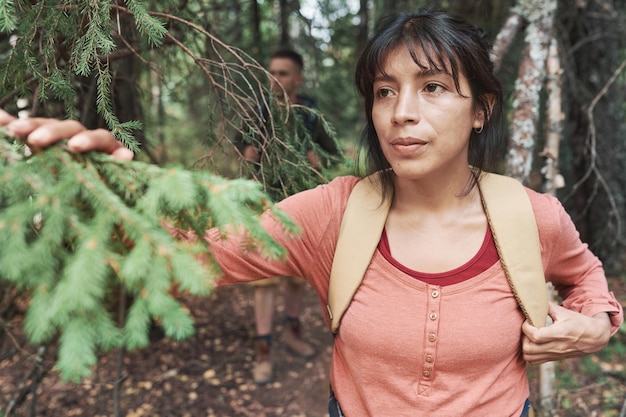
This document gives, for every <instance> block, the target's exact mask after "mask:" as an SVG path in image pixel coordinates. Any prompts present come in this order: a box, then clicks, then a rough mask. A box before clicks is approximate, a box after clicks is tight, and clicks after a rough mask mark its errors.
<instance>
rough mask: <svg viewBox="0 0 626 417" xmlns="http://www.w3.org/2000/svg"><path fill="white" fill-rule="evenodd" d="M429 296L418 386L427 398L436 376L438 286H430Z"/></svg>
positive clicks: (439, 290) (439, 292) (439, 300)
mask: <svg viewBox="0 0 626 417" xmlns="http://www.w3.org/2000/svg"><path fill="white" fill-rule="evenodd" d="M427 294H428V295H427V299H428V302H427V310H426V311H427V317H426V320H425V328H424V339H425V340H424V354H423V357H422V358H421V359H422V361H421V367H422V372H421V375H420V380H419V384H418V394H419V395H425V396H427V395H429V394H430V388H431V385H432V379H433V377H434V374H435V359H436V353H437V349H436V348H437V338H438V334H439V313H440V309H441V289H440V287H438V286H428V289H427Z"/></svg>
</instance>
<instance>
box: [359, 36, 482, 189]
mask: <svg viewBox="0 0 626 417" xmlns="http://www.w3.org/2000/svg"><path fill="white" fill-rule="evenodd" d="M418 57H419V61H420V63H421V64H424V65H425V66H426V67H427V63H428V61H427V59H426V57H425V56H424V54H423V53H419V54H418ZM382 69H383V73H381V74H377V76H376V78H375V80H374V101H373V105H372V120H373V122H374V128H375V130H376V134H377V135H378V140H379V141H380V146H381V148H382V150H383V153H384V155H385V158H386V159H387V161H389V164H390V165H391V167H392V169H393V170H394V172H395V174H396V175H397V176H398V177H400V178H404V179H420V178H424V177H426V176H432V175H446V174H450V173H453V172H459V171H458V170H459V169H460V170H462V172H463V173H465V174H466V173H467V166H468V165H467V164H468V144H469V137H470V133H471V130H472V129H473V128H480V127H481V126H482V125H483V123H484V117H483V114H482V112H480V111H478V110H477V108H478V107H476V106H474V105H473V100H472V97H471V93H470V88H469V84H468V82H467V79H466V77H465V75H464V74H459V86H460V93H461V94H459V92H457V88H456V86H455V84H454V79H453V78H452V76H451V75H449V74H446V73H444V72H440V71H436V70H435V69H432V70H428V69H423V68H421V67H419V66H418V65H417V64H416V63H415V62H414V61H413V58H412V57H411V55H410V54H409V51H408V50H407V49H406V48H405V47H404V46H401V47H398V48H396V49H395V50H393V51H392V52H391V53H389V55H388V56H387V60H386V62H385V63H384V65H383V67H382Z"/></svg>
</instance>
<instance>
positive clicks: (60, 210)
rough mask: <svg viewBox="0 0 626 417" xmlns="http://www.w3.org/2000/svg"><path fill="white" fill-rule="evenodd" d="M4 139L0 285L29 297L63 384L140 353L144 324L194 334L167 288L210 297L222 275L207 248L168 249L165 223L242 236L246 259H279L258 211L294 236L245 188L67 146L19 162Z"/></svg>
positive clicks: (39, 337) (30, 319) (173, 243)
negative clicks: (116, 356) (103, 353)
mask: <svg viewBox="0 0 626 417" xmlns="http://www.w3.org/2000/svg"><path fill="white" fill-rule="evenodd" d="M6 139H7V138H5V139H4V140H2V141H0V145H2V146H0V155H1V156H2V159H0V178H1V179H2V182H3V184H4V186H3V187H2V189H1V190H0V282H2V281H8V282H10V283H12V284H14V285H16V286H17V287H18V288H19V289H20V290H21V291H26V292H28V293H29V294H30V297H31V298H30V304H29V308H28V311H27V315H26V320H25V331H26V333H27V335H28V337H29V338H30V340H31V342H33V343H44V342H47V341H50V340H51V339H53V338H55V337H57V336H58V335H60V339H59V343H60V344H59V359H58V362H57V366H58V369H59V370H60V372H61V374H62V376H63V377H64V378H65V379H70V380H73V381H78V380H80V379H82V378H84V377H86V376H88V375H90V374H91V368H92V367H93V365H94V364H95V361H96V353H97V352H98V351H99V350H100V349H104V350H107V349H111V348H114V347H120V346H123V347H125V348H128V349H135V348H138V347H143V346H146V345H147V344H148V343H149V339H148V330H149V326H150V323H151V321H152V319H155V320H156V321H157V322H159V323H160V324H161V325H162V326H163V329H164V331H165V334H166V335H167V336H168V337H171V338H174V339H184V338H186V337H188V336H190V335H191V334H193V331H194V330H193V322H192V319H191V317H190V316H189V314H188V313H187V311H186V310H185V309H184V308H183V306H182V305H181V304H180V302H179V301H178V300H176V299H175V298H174V297H173V296H172V294H171V291H170V289H171V287H172V285H177V286H179V288H180V289H181V290H184V291H187V292H189V293H190V294H193V295H206V294H208V293H210V291H211V289H212V287H213V283H214V281H215V280H216V279H217V278H218V277H219V276H220V270H219V266H218V265H217V263H216V262H214V260H213V259H212V257H211V256H210V246H209V244H208V243H207V242H206V241H205V240H204V239H197V240H195V241H193V242H190V241H179V240H176V239H175V238H174V237H173V236H172V235H171V234H170V233H169V232H168V231H167V230H166V229H165V228H164V227H163V226H162V221H167V222H168V223H169V224H172V225H173V226H180V227H184V228H185V229H189V230H192V231H194V232H195V233H196V234H197V235H203V233H204V231H205V230H206V229H207V228H209V227H225V226H227V225H231V226H234V227H237V228H238V229H239V228H242V229H244V230H246V232H247V234H248V236H249V238H250V241H251V242H253V249H254V250H258V251H260V252H261V253H263V254H264V255H266V256H269V257H275V258H277V257H281V256H284V254H285V252H284V248H282V247H281V246H280V245H279V244H278V243H277V242H275V241H274V240H273V239H272V238H271V236H270V235H269V234H267V232H265V230H264V229H263V228H262V227H261V225H260V224H259V222H258V219H259V214H261V213H262V212H264V211H265V210H270V211H271V212H272V213H273V214H274V215H275V216H277V217H278V218H279V219H281V220H282V221H283V223H284V224H285V227H286V229H287V230H288V231H291V232H295V231H296V227H295V224H294V223H293V222H291V221H290V220H289V219H287V218H286V216H285V215H284V213H281V212H280V211H279V210H277V209H276V208H275V207H274V206H273V205H272V204H271V202H270V200H269V199H268V197H267V196H266V195H265V194H264V193H263V192H262V191H261V190H260V187H259V185H258V184H257V183H255V182H252V181H248V180H226V179H224V178H221V177H217V176H214V175H211V174H208V173H206V172H191V171H186V170H183V169H180V168H177V167H169V168H159V167H157V166H154V165H149V164H143V163H140V162H131V163H128V162H120V161H115V160H112V159H111V158H109V157H108V156H104V155H100V154H87V155H77V154H72V153H70V152H68V151H67V150H65V149H64V147H63V146H55V147H52V148H49V149H47V150H44V151H42V152H40V153H38V154H35V155H33V156H30V157H26V156H24V153H23V150H24V148H23V147H22V146H20V145H16V144H14V143H11V142H10V141H9V140H10V139H9V140H6ZM207 253H208V254H209V256H208V257H207V256H203V258H206V260H205V261H204V263H203V262H201V261H200V260H199V259H200V256H199V255H200V254H203V255H206V254H207ZM120 285H121V286H123V287H124V290H125V292H126V293H127V294H130V295H132V298H133V300H134V301H133V302H132V304H131V306H130V309H129V311H128V315H127V317H126V322H125V323H124V325H123V327H119V326H118V325H116V323H115V322H116V320H115V317H116V310H115V308H114V305H112V303H111V300H112V299H114V297H115V295H116V294H117V293H118V292H117V291H116V290H115V289H116V288H117V287H118V286H120Z"/></svg>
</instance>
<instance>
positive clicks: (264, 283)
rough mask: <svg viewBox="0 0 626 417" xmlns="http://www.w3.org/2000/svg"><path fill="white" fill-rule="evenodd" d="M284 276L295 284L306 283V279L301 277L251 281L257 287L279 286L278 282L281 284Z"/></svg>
mask: <svg viewBox="0 0 626 417" xmlns="http://www.w3.org/2000/svg"><path fill="white" fill-rule="evenodd" d="M283 278H286V279H287V280H288V281H289V283H290V284H291V285H294V286H297V285H304V284H306V280H305V279H304V278H300V277H277V278H266V279H260V280H257V281H251V282H250V284H252V285H254V286H255V287H271V286H278V284H280V280H281V279H283Z"/></svg>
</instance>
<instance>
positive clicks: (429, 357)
mask: <svg viewBox="0 0 626 417" xmlns="http://www.w3.org/2000/svg"><path fill="white" fill-rule="evenodd" d="M434 360H435V358H434V357H433V355H430V354H429V355H426V362H428V363H433V361H434Z"/></svg>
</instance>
